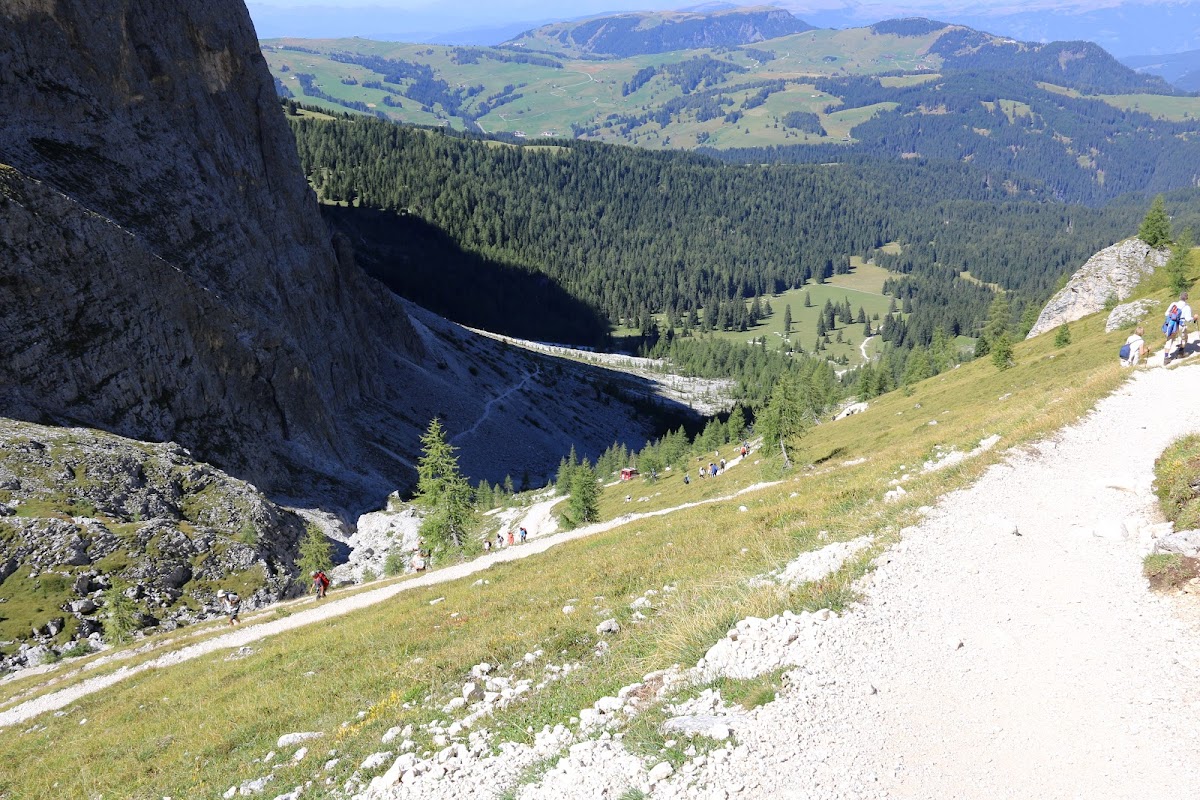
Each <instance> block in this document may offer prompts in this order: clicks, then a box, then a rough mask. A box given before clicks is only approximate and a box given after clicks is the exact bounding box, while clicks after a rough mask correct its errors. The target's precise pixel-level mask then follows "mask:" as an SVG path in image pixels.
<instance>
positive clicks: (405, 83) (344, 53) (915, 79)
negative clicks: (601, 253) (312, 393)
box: [262, 17, 1200, 203]
mask: <svg viewBox="0 0 1200 800" xmlns="http://www.w3.org/2000/svg"><path fill="white" fill-rule="evenodd" d="M607 19H609V20H614V19H623V18H616V17H614V18H607ZM587 24H590V23H587ZM614 24H615V23H614ZM646 24H647V25H650V23H649V22H647V23H646ZM654 24H655V25H657V24H658V23H654ZM651 27H653V26H651ZM659 27H661V26H659ZM571 30H573V29H572V28H571V26H570V25H567V26H565V27H563V28H562V29H561V30H560V29H557V28H555V29H553V30H550V29H539V31H541V33H538V32H534V33H533V34H531V35H530V36H531V37H532V38H528V37H527V41H526V43H525V45H524V46H522V47H513V46H502V47H448V46H441V45H436V46H434V45H414V44H402V43H390V42H376V41H371V40H367V39H357V38H356V39H328V40H305V39H271V40H266V41H264V42H262V50H263V54H264V56H265V57H266V59H267V62H268V64H269V65H270V67H271V70H272V72H273V73H274V75H275V77H276V78H277V79H278V80H279V81H280V85H281V86H282V87H284V89H286V91H288V92H290V93H291V95H292V96H293V97H295V98H296V99H298V100H299V101H301V102H304V103H307V104H315V105H316V106H319V107H321V108H325V109H328V110H331V111H332V110H341V111H352V112H356V113H366V114H372V115H376V116H380V117H383V118H385V119H390V120H393V121H399V122H406V123H412V124H419V125H446V126H450V127H452V128H455V129H460V130H472V131H482V132H484V133H488V134H507V135H512V136H515V137H517V138H538V137H542V138H555V137H575V138H586V139H592V140H596V141H604V142H612V143H621V144H633V145H637V146H639V147H645V148H650V149H696V148H707V149H710V150H712V151H715V152H717V153H728V154H730V157H732V158H735V159H737V160H741V161H750V162H759V161H779V160H789V161H808V162H817V163H823V162H828V161H838V160H842V159H845V158H847V157H852V156H853V157H857V156H869V157H872V158H884V159H897V158H915V157H923V158H934V159H939V160H944V161H948V162H958V161H962V162H966V163H970V164H972V165H974V166H976V167H981V168H983V169H984V170H989V171H993V172H999V173H1014V174H1018V175H1021V176H1023V177H1025V178H1027V179H1031V180H1036V181H1039V182H1043V183H1044V184H1045V185H1046V186H1047V188H1048V189H1050V190H1051V191H1053V192H1055V194H1056V195H1057V196H1059V197H1061V198H1062V199H1066V200H1072V201H1082V202H1088V203H1102V202H1105V201H1107V200H1108V199H1111V198H1112V197H1115V196H1118V195H1120V194H1123V193H1126V192H1131V191H1145V190H1147V189H1149V190H1152V191H1163V190H1167V189H1172V188H1178V187H1183V186H1191V185H1193V183H1194V181H1195V179H1196V175H1195V174H1194V169H1192V168H1191V167H1190V166H1188V165H1190V164H1193V163H1196V162H1200V156H1198V155H1197V154H1196V152H1195V150H1196V147H1197V146H1200V145H1197V142H1198V141H1200V121H1198V119H1197V113H1196V112H1197V109H1196V106H1195V98H1191V97H1185V96H1181V95H1180V96H1177V95H1176V94H1175V92H1176V91H1177V90H1175V89H1173V88H1172V87H1171V86H1170V85H1168V84H1167V83H1165V82H1163V81H1162V80H1161V79H1158V78H1156V77H1153V76H1145V75H1140V74H1138V73H1135V72H1133V71H1132V70H1130V69H1128V68H1126V67H1124V66H1122V65H1121V64H1119V63H1118V62H1117V61H1115V60H1114V59H1113V58H1112V57H1111V56H1109V55H1108V54H1107V53H1105V52H1104V51H1103V50H1101V49H1100V48H1098V47H1096V46H1094V45H1090V44H1087V43H1079V42H1075V43H1063V42H1055V43H1050V44H1047V45H1037V44H1027V43H1017V42H1013V41H1011V40H1007V39H1000V38H996V37H992V36H990V35H988V34H984V33H980V32H978V31H973V30H970V29H968V28H963V27H961V26H946V25H941V24H935V23H930V22H928V21H920V20H917V21H911V20H905V21H897V22H895V23H893V24H882V23H881V24H879V25H874V26H871V27H867V28H852V29H846V30H818V29H813V30H807V31H803V32H800V33H792V34H788V35H782V36H777V37H776V38H769V39H766V40H765V41H756V42H753V43H752V44H747V45H742V46H732V45H712V46H700V45H697V46H694V47H691V48H690V49H664V50H662V51H660V52H656V51H648V50H645V49H637V48H634V49H633V50H630V51H627V50H624V49H620V48H618V51H617V52H616V53H615V54H612V53H610V54H605V55H598V54H595V53H584V52H583V51H582V50H581V48H580V47H576V46H574V45H571V46H567V45H565V44H563V42H567V43H568V44H569V43H570V42H573V41H574V40H573V39H571V37H572V36H574V35H575V33H572V32H571ZM605 30H607V29H605ZM543 34H544V35H543ZM605 35H607V34H605ZM538 37H542V38H538ZM589 41H590V40H589ZM555 42H557V43H558V45H559V46H557V47H554V46H552V45H553V44H554V43H555ZM1064 97H1068V98H1070V99H1069V100H1064V99H1063V98H1064ZM1114 110H1115V111H1114ZM1002 180H1003V179H1002Z"/></svg>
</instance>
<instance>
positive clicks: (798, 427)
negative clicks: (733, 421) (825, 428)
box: [757, 374, 813, 467]
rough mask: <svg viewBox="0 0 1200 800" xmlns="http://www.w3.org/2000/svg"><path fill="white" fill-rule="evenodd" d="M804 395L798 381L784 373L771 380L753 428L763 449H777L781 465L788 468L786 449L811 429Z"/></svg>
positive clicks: (810, 416)
mask: <svg viewBox="0 0 1200 800" xmlns="http://www.w3.org/2000/svg"><path fill="white" fill-rule="evenodd" d="M807 394H808V393H807V392H806V391H805V387H803V386H801V385H800V382H799V380H798V379H797V378H796V377H795V376H794V375H791V374H785V375H783V376H782V377H780V378H779V379H778V380H776V381H775V386H774V388H773V389H772V390H771V397H770V399H769V400H768V401H767V404H766V406H765V407H764V408H763V410H762V412H761V413H760V414H759V418H758V422H757V427H758V429H759V430H760V431H761V432H762V436H763V444H764V446H766V447H771V448H775V447H778V448H779V450H780V452H781V453H782V454H783V461H784V465H785V466H789V467H790V466H791V463H792V462H791V457H790V456H789V455H788V451H787V448H788V446H789V445H791V444H794V443H795V442H796V440H797V439H799V438H800V437H801V436H803V435H804V433H805V432H806V431H807V430H808V429H809V428H810V427H812V424H813V419H812V415H811V412H810V411H809V409H808V407H807V404H806V396H807Z"/></svg>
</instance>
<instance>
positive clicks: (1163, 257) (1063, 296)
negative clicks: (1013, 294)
mask: <svg viewBox="0 0 1200 800" xmlns="http://www.w3.org/2000/svg"><path fill="white" fill-rule="evenodd" d="M1167 256H1168V254H1167V252H1166V251H1165V250H1155V249H1154V248H1152V247H1150V245H1148V244H1146V243H1145V242H1143V241H1142V240H1141V239H1126V240H1125V241H1123V242H1117V243H1116V244H1114V245H1113V246H1112V247H1106V248H1105V249H1103V250H1101V251H1100V252H1099V253H1096V255H1094V256H1092V257H1091V258H1090V259H1088V262H1087V263H1086V264H1084V265H1083V266H1082V267H1080V268H1079V270H1078V271H1077V272H1076V273H1075V274H1074V275H1072V276H1071V279H1070V280H1069V281H1067V285H1066V286H1064V287H1063V288H1062V289H1061V290H1060V291H1059V292H1058V293H1057V294H1055V295H1054V296H1053V297H1051V298H1050V302H1048V303H1046V307H1045V308H1043V309H1042V313H1041V314H1039V315H1038V319H1037V322H1036V323H1034V326H1033V327H1032V328H1031V329H1030V331H1029V336H1027V337H1026V338H1027V339H1032V338H1033V337H1034V336H1037V335H1038V334H1041V333H1045V332H1046V331H1049V330H1053V329H1055V328H1057V327H1058V326H1059V325H1062V324H1063V323H1064V322H1074V321H1075V320H1077V319H1082V318H1084V317H1086V316H1087V315H1089V314H1095V313H1096V312H1097V311H1101V310H1103V309H1104V306H1105V304H1106V303H1107V302H1108V301H1109V298H1116V299H1117V300H1118V301H1120V300H1125V299H1126V298H1128V297H1129V295H1130V294H1131V293H1132V292H1133V289H1134V287H1136V286H1137V285H1138V283H1140V282H1141V281H1142V279H1143V278H1145V277H1147V276H1148V275H1153V274H1154V271H1155V270H1156V269H1158V268H1159V267H1162V266H1163V265H1164V264H1166V263H1167Z"/></svg>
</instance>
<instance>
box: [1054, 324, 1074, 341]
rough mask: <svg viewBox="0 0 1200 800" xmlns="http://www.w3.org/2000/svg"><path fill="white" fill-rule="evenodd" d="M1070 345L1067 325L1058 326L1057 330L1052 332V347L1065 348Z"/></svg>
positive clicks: (1069, 331) (1069, 333)
mask: <svg viewBox="0 0 1200 800" xmlns="http://www.w3.org/2000/svg"><path fill="white" fill-rule="evenodd" d="M1070 343H1071V329H1070V328H1068V327H1067V323H1065V322H1064V323H1063V324H1062V325H1059V326H1058V330H1056V331H1055V332H1054V346H1055V347H1066V346H1067V345H1069V344H1070Z"/></svg>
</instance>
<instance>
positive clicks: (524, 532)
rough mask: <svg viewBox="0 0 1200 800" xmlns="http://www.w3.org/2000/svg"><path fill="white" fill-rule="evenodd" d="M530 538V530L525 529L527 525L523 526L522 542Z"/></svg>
mask: <svg viewBox="0 0 1200 800" xmlns="http://www.w3.org/2000/svg"><path fill="white" fill-rule="evenodd" d="M528 538H529V531H527V530H525V526H524V525H522V526H521V544H525V540H526V539H528Z"/></svg>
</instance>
